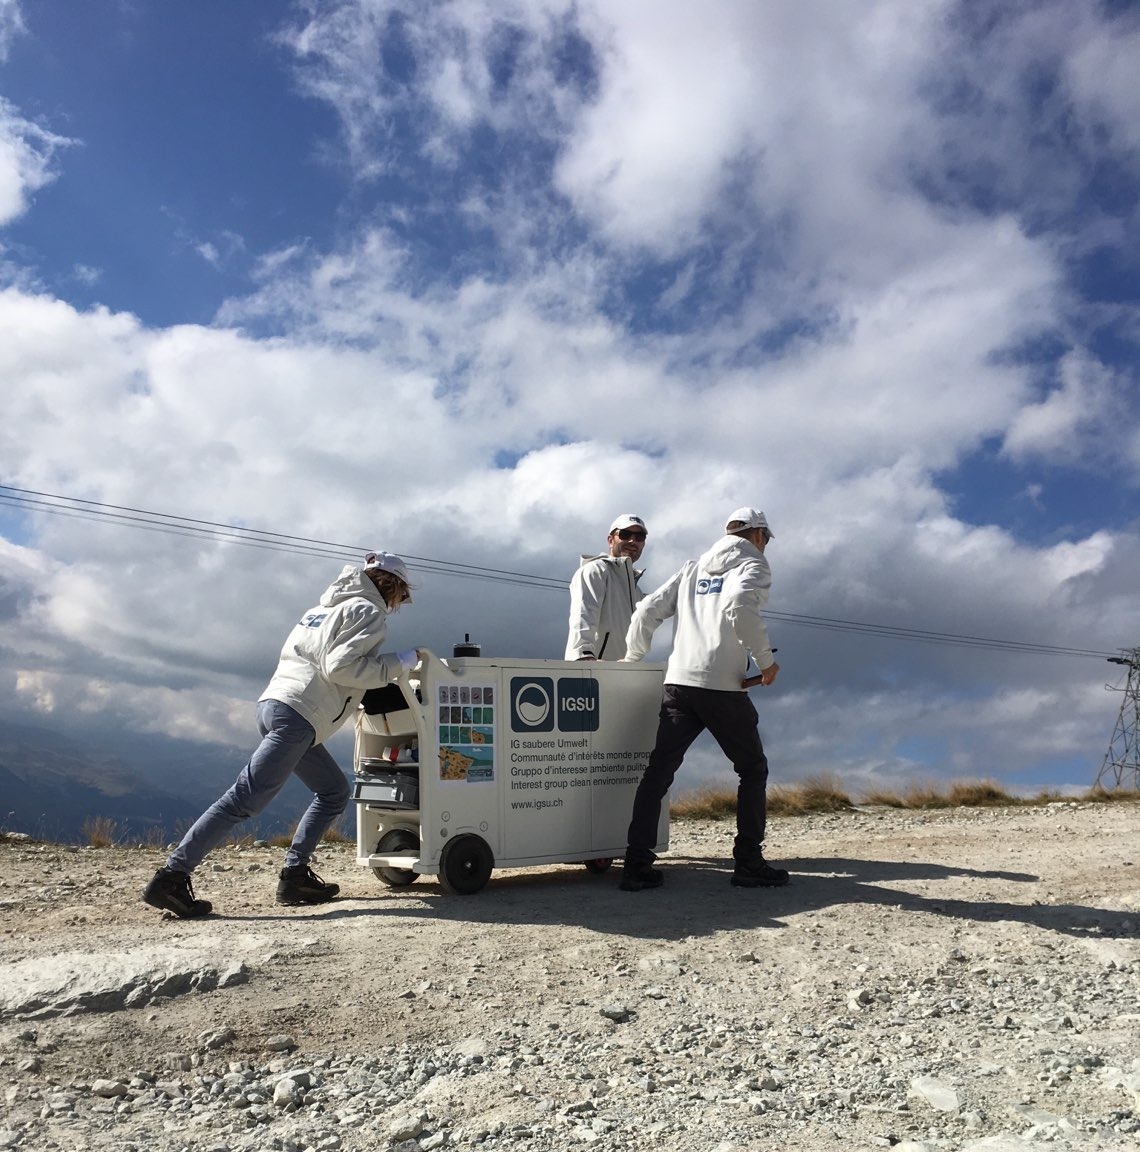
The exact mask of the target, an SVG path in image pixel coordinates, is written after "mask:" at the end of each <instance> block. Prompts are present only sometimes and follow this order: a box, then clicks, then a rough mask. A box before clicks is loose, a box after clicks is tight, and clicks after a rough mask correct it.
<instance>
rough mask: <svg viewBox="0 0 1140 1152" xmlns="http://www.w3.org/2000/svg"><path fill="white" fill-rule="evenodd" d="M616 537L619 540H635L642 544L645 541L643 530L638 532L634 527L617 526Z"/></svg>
mask: <svg viewBox="0 0 1140 1152" xmlns="http://www.w3.org/2000/svg"><path fill="white" fill-rule="evenodd" d="M618 539H619V540H636V541H638V543H641V544H644V543H645V533H644V532H638V531H637V530H636V529H635V528H619V529H618Z"/></svg>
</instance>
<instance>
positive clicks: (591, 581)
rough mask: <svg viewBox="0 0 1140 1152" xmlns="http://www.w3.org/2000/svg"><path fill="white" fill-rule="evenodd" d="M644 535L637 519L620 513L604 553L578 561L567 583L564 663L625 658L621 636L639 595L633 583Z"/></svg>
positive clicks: (637, 576) (640, 572)
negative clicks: (566, 631)
mask: <svg viewBox="0 0 1140 1152" xmlns="http://www.w3.org/2000/svg"><path fill="white" fill-rule="evenodd" d="M646 536H647V532H646V529H645V521H644V520H642V518H641V517H640V516H634V515H633V514H632V513H630V512H625V513H623V514H622V515H621V516H619V517H618V518H617V519H616V520H615V521H614V522H613V523H612V524H611V525H610V531H609V535H608V536H607V537H606V544H607V545H608V550H607V551H606V552H603V553H602V554H601V555H600V556H583V557H582V560H581V564H580V565H579V567H578V571H577V572H575V573H574V576H573V578H572V579H571V581H570V630H569V635H568V636H567V639H566V655H565V659H567V660H620V659H621V658H622V657H623V656H624V655H625V633H626V629H627V628H629V621H630V619H631V617H632V616H633V610H634V609H635V608H636V607H637V604H638V601H640V600H641V598H642V596H644V595H645V593H644V592H642V590H641V589H640V588H639V587H638V583H637V582H638V580H640V579H641V577H642V576H643V575H644V574H645V573H644V569H638V568H635V567H634V564H636V563H637V561H638V560H640V559H641V553H642V550H643V549H644V548H645V538H646Z"/></svg>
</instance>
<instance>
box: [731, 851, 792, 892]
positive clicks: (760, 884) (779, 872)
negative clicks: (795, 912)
mask: <svg viewBox="0 0 1140 1152" xmlns="http://www.w3.org/2000/svg"><path fill="white" fill-rule="evenodd" d="M787 882H788V872H787V869H786V868H773V867H772V865H771V864H769V863H768V861H767V860H765V859H764V857H763V856H757V857H755V858H754V859H752V860H747V861H745V860H737V862H736V867H735V868H734V869H733V872H732V886H733V887H734V888H782V887H783V886H784V885H785V884H787Z"/></svg>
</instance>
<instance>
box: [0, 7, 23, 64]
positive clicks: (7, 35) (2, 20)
mask: <svg viewBox="0 0 1140 1152" xmlns="http://www.w3.org/2000/svg"><path fill="white" fill-rule="evenodd" d="M24 30H25V29H24V18H23V16H22V15H21V13H20V3H19V0H0V63H3V62H4V61H5V60H7V59H8V52H9V46H10V45H11V43H12V41H13V40H15V39H16V37H17V36H19V35H20V34H21V33H22V32H23V31H24Z"/></svg>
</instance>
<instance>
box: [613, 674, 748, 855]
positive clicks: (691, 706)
mask: <svg viewBox="0 0 1140 1152" xmlns="http://www.w3.org/2000/svg"><path fill="white" fill-rule="evenodd" d="M756 722H757V715H756V708H755V706H754V705H753V703H752V701H751V700H750V699H749V698H748V693H747V692H719V691H716V690H715V689H712V688H692V687H689V686H688V685H685V684H666V685H665V694H664V697H663V699H662V701H661V712H660V715H659V718H658V723H657V743H656V744H655V745H654V748H653V751H652V752H651V753H650V755H649V764H648V765H647V766H646V769H645V775H644V776H643V777H642V778H641V783H640V784H639V785H638V786H637V795H636V796H635V797H634V800H633V819H632V820H631V821H630V824H629V847H628V848H627V849H626V854H625V859H626V863H627V864H650V863H652V862H653V860H654V859H656V856H655V854H654V851H653V849H654V847H655V846H656V844H657V822H658V821H659V820H660V818H661V801H662V800H663V799H664V797H665V793H666V792H668V791H669V788H670V787H671V785H672V783H673V777H674V776H675V775H676V774H677V769H678V768H680V767H681V761H682V760H684V758H685V753H686V752H687V751H688V750H689V746H690V745H691V744H692V743H693V741H694V740H695V739H696V738H697V737H698V736H699V735H700V734H701V733H702V732H703V731H704V730H705V729H706V728H707V729H708V730H709V732H710V733H711V734H712V736H713V739H714V740H716V742H717V743H718V744H719V745H720V749H721V751H722V752H723V753H724V754H725V755H726V756H727V757H728V758H729V760H731V761H732V767H733V770H734V771H735V772H736V775H737V776H738V777H739V778H740V779H739V784H738V786H737V790H736V842H735V844H734V846H733V852H732V855H733V857H734V859H736V860H739V861H742V862H747V861H752V860H755V859H756V858H757V857H759V856H760V848H761V845H762V844H763V843H764V825H765V821H766V816H767V786H768V758H767V757H766V756H765V755H764V745H763V744H761V743H760V733H759V732H758V731H757V728H756Z"/></svg>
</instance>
